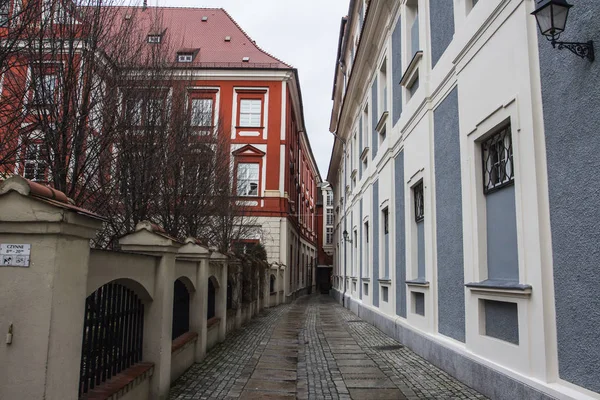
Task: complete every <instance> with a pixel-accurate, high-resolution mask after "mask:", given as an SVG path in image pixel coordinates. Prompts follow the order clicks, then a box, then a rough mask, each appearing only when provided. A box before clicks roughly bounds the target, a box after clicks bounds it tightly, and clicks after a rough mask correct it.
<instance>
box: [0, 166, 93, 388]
mask: <svg viewBox="0 0 600 400" xmlns="http://www.w3.org/2000/svg"><path fill="white" fill-rule="evenodd" d="M101 222H102V221H101V219H100V217H98V216H96V215H94V214H92V213H89V212H86V211H85V210H81V209H76V208H75V207H74V206H72V205H71V204H70V202H69V200H68V199H67V197H66V196H65V195H64V193H62V192H58V191H56V190H53V189H50V188H48V187H45V186H42V185H40V184H37V183H33V182H29V181H27V180H26V179H23V178H21V177H19V176H14V177H11V178H9V179H7V180H5V181H4V182H2V183H1V184H0V244H3V245H11V244H12V245H15V244H18V245H20V244H22V245H28V246H29V249H30V256H29V261H28V262H23V259H22V258H20V263H19V264H20V266H14V265H15V264H16V261H17V259H16V256H15V257H14V258H12V259H11V260H10V261H9V260H8V259H7V258H4V259H3V257H0V337H1V338H2V341H1V342H0V343H1V344H0V360H1V362H2V371H3V372H2V373H1V374H0V399H23V400H29V399H31V400H34V399H47V400H70V399H73V400H75V399H77V397H78V384H79V367H80V363H81V343H82V335H83V318H84V312H85V299H86V288H87V274H88V261H89V254H90V246H89V241H90V239H91V238H93V237H94V236H95V234H96V231H97V230H98V229H99V228H100V227H101ZM20 257H22V256H20ZM9 333H11V334H12V336H9V337H8V338H7V334H9ZM7 339H9V340H7ZM7 341H8V342H9V343H7Z"/></svg>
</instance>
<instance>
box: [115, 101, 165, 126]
mask: <svg viewBox="0 0 600 400" xmlns="http://www.w3.org/2000/svg"><path fill="white" fill-rule="evenodd" d="M164 108H165V101H164V99H162V98H156V97H154V98H147V95H144V96H142V95H139V96H138V95H136V96H132V97H130V98H128V99H127V100H126V102H125V109H126V120H127V123H128V124H129V125H130V126H162V125H163V123H164Z"/></svg>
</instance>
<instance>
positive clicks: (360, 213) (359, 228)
mask: <svg viewBox="0 0 600 400" xmlns="http://www.w3.org/2000/svg"><path fill="white" fill-rule="evenodd" d="M361 164H362V163H361ZM358 213H359V219H358V228H357V229H358V240H359V241H360V242H359V244H360V254H359V256H358V265H359V271H358V298H359V299H362V287H363V285H362V280H361V278H362V276H363V254H364V251H365V249H363V247H362V240H363V239H362V235H363V222H362V220H363V199H362V198H361V199H360V209H359V210H358Z"/></svg>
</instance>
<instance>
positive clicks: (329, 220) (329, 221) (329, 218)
mask: <svg viewBox="0 0 600 400" xmlns="http://www.w3.org/2000/svg"><path fill="white" fill-rule="evenodd" d="M326 225H333V209H332V208H328V209H327V223H326Z"/></svg>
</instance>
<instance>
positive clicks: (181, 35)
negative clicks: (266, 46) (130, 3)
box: [116, 7, 291, 69]
mask: <svg viewBox="0 0 600 400" xmlns="http://www.w3.org/2000/svg"><path fill="white" fill-rule="evenodd" d="M116 9H117V10H118V12H119V14H120V16H119V17H118V18H117V19H118V20H120V21H122V22H124V21H126V18H125V17H126V16H127V17H128V18H129V20H130V21H133V22H134V23H135V24H136V27H137V28H138V29H140V30H141V32H142V33H144V32H147V34H153V33H154V34H155V33H156V32H157V30H159V31H161V32H162V31H163V30H164V29H166V31H165V37H166V40H167V41H168V42H169V44H170V47H171V50H170V52H172V53H173V54H172V59H173V61H175V59H176V55H177V52H178V51H182V50H184V49H185V50H189V49H194V50H196V49H199V52H198V53H197V55H196V57H195V59H194V63H193V64H192V66H204V67H211V66H214V67H246V68H282V69H287V68H291V66H290V65H288V64H286V63H284V62H283V61H281V60H279V59H277V58H276V57H274V56H272V55H270V54H269V53H267V52H266V51H264V50H262V49H261V48H260V47H258V46H257V45H256V43H255V42H254V41H253V40H252V39H251V38H250V37H249V36H248V35H247V34H246V33H245V32H244V31H243V30H242V28H241V27H240V26H239V25H238V24H237V23H236V22H235V21H234V20H233V18H231V16H230V15H229V14H228V13H227V12H226V11H225V10H224V9H222V8H185V7H148V8H146V9H145V10H144V9H142V8H140V7H116ZM203 17H208V18H207V20H206V21H202V18H203ZM157 21H160V22H159V24H160V28H157V27H156V26H155V25H156V23H157ZM117 22H118V21H117ZM226 36H229V37H230V38H231V40H230V41H225V37H226ZM148 45H149V46H151V44H148ZM244 57H249V61H248V62H244V61H243V58H244ZM212 64H214V65H212ZM237 64H239V65H237Z"/></svg>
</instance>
